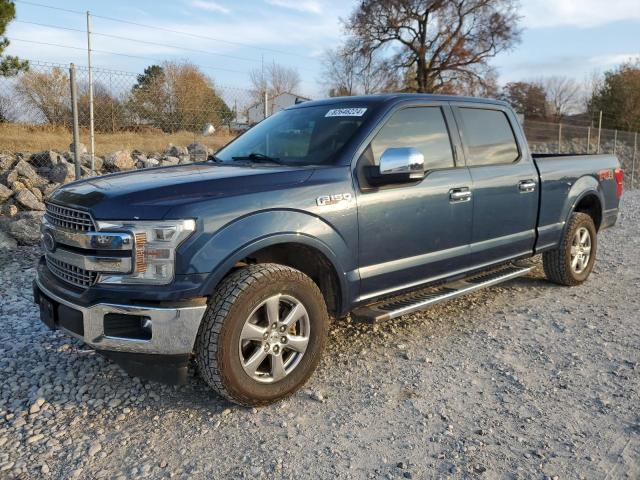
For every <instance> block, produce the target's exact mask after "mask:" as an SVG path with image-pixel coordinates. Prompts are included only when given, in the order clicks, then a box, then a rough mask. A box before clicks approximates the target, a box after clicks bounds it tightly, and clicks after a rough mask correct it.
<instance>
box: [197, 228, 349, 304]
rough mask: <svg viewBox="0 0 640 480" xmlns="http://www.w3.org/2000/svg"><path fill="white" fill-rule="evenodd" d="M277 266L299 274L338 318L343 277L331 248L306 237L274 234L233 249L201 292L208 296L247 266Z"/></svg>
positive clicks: (343, 291) (344, 288) (344, 295)
mask: <svg viewBox="0 0 640 480" xmlns="http://www.w3.org/2000/svg"><path fill="white" fill-rule="evenodd" d="M259 263H277V264H280V265H285V266H288V267H291V268H295V269H296V270H299V271H301V272H302V273H304V274H305V275H307V276H308V277H310V278H311V279H312V280H313V281H314V282H315V283H316V285H318V288H319V289H320V291H321V292H322V295H323V297H324V299H325V303H326V304H327V310H328V311H329V313H330V314H331V315H333V316H341V315H342V314H343V309H344V308H345V302H346V299H347V298H348V293H347V292H348V286H347V282H346V275H345V274H344V273H343V274H340V272H344V269H342V267H341V265H340V262H339V260H338V259H337V258H336V255H335V254H334V253H333V252H332V251H331V249H330V248H329V247H328V246H327V245H326V244H324V243H323V242H321V241H320V240H318V239H316V238H313V237H310V236H308V235H305V234H300V233H296V234H277V235H273V236H270V237H266V238H262V239H259V240H256V241H254V242H251V243H250V244H247V245H245V246H243V247H242V248H240V249H238V250H236V251H235V252H234V253H233V254H232V255H230V256H229V257H227V258H226V259H225V260H224V261H223V262H221V263H220V264H219V265H218V266H217V267H216V269H215V270H214V271H213V272H211V274H210V275H209V276H208V278H207V281H206V282H205V285H204V293H205V294H209V295H210V294H211V293H213V291H214V290H215V289H216V287H217V286H218V285H219V284H220V282H221V281H222V280H224V279H225V278H226V277H227V276H229V275H230V274H232V273H233V272H235V271H237V270H238V269H239V268H242V267H243V266H247V265H253V264H259Z"/></svg>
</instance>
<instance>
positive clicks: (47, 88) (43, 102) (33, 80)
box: [15, 67, 71, 125]
mask: <svg viewBox="0 0 640 480" xmlns="http://www.w3.org/2000/svg"><path fill="white" fill-rule="evenodd" d="M15 90H16V93H17V94H18V97H19V98H20V99H21V100H23V102H24V104H25V106H27V107H30V108H32V109H33V110H35V111H36V112H38V113H39V114H40V115H41V116H42V117H43V120H45V121H46V122H48V123H51V124H57V125H69V124H70V120H71V98H70V96H71V94H70V90H69V75H67V73H66V72H65V71H64V70H62V69H61V68H59V67H54V68H52V69H51V71H50V72H36V71H33V70H32V71H28V72H25V73H24V74H22V76H21V77H20V79H19V81H18V82H17V83H16V86H15Z"/></svg>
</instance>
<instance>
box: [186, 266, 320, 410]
mask: <svg viewBox="0 0 640 480" xmlns="http://www.w3.org/2000/svg"><path fill="white" fill-rule="evenodd" d="M277 294H282V295H288V296H291V297H295V299H297V300H298V301H299V302H300V303H302V304H303V306H304V307H305V309H306V311H307V313H308V315H307V317H306V318H308V320H309V327H310V328H309V334H308V336H309V341H308V344H307V347H306V350H305V351H304V354H303V355H302V356H301V359H300V360H299V363H298V364H297V366H295V367H294V368H293V369H292V371H291V372H290V373H288V375H287V376H285V377H284V378H282V379H281V380H279V381H274V382H273V383H261V382H260V381H258V380H255V379H254V378H252V377H251V376H250V375H249V374H248V373H247V372H245V370H244V367H243V365H242V361H241V359H240V354H241V353H240V352H241V347H240V335H241V332H242V329H243V327H244V325H245V322H246V320H247V319H248V318H249V317H250V316H251V313H252V312H254V311H255V310H256V308H258V307H260V305H261V303H262V302H264V301H265V300H266V299H268V298H270V297H272V296H273V295H277ZM328 328H329V316H328V314H327V308H326V305H325V302H324V298H323V296H322V293H321V292H320V289H319V288H318V286H317V285H316V284H315V283H314V282H313V280H311V279H310V278H309V277H308V276H306V275H305V274H304V273H302V272H300V271H298V270H295V269H293V268H290V267H286V266H283V265H278V264H272V263H265V264H258V265H251V266H248V267H245V268H242V269H240V270H238V271H237V272H235V273H233V274H231V275H230V276H229V277H227V278H226V279H225V280H223V281H222V282H221V284H220V285H219V286H218V288H217V289H216V291H215V294H214V295H213V296H212V297H211V299H210V301H209V306H208V308H207V311H206V313H205V315H204V318H203V321H202V325H201V326H200V331H199V333H198V339H197V341H196V361H197V363H198V371H199V373H200V375H201V376H202V378H203V379H204V380H205V382H207V384H208V385H209V386H211V387H212V388H213V389H214V390H215V391H217V392H218V393H219V394H220V395H222V396H224V397H225V398H227V399H228V400H231V401H232V402H235V403H238V404H240V405H245V406H261V405H268V404H270V403H273V402H276V401H278V400H281V399H283V398H285V397H287V396H289V395H291V394H292V393H294V392H295V391H296V390H298V389H299V388H300V387H302V385H304V383H305V382H306V381H307V380H308V379H309V377H310V376H311V374H312V373H313V372H314V370H315V369H316V367H317V366H318V363H319V362H320V359H321V356H322V352H323V350H324V347H325V344H326V340H327V334H328ZM256 348H257V347H256ZM283 351H284V350H283Z"/></svg>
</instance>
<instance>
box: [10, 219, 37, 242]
mask: <svg viewBox="0 0 640 480" xmlns="http://www.w3.org/2000/svg"><path fill="white" fill-rule="evenodd" d="M41 221H42V215H40V216H36V215H21V216H20V218H19V219H18V220H16V221H15V222H11V223H10V224H9V226H8V228H7V232H8V233H9V234H10V235H11V236H12V237H13V238H15V239H16V240H17V241H18V243H19V244H21V245H38V244H39V243H40V223H41Z"/></svg>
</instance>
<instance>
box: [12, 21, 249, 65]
mask: <svg viewBox="0 0 640 480" xmlns="http://www.w3.org/2000/svg"><path fill="white" fill-rule="evenodd" d="M14 22H16V23H25V24H28V25H36V26H38V27H45V28H53V29H58V30H67V31H71V32H80V33H86V31H85V30H82V29H80V28H71V27H62V26H59V25H50V24H46V23H39V22H29V21H26V20H14ZM91 35H97V36H100V37H107V38H114V39H117V40H125V41H129V42H135V43H143V44H146V45H155V46H158V47H168V48H175V49H176V50H185V51H187V52H195V53H202V54H205V55H214V56H218V57H225V58H232V59H234V60H243V61H247V62H260V60H258V59H257V58H247V57H239V56H237V55H228V54H226V53H216V52H210V51H207V50H198V49H195V48H189V47H181V46H179V45H169V44H167V43H159V42H150V41H148V40H140V39H137V38H130V37H122V36H120V35H112V34H110V33H100V32H91Z"/></svg>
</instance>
